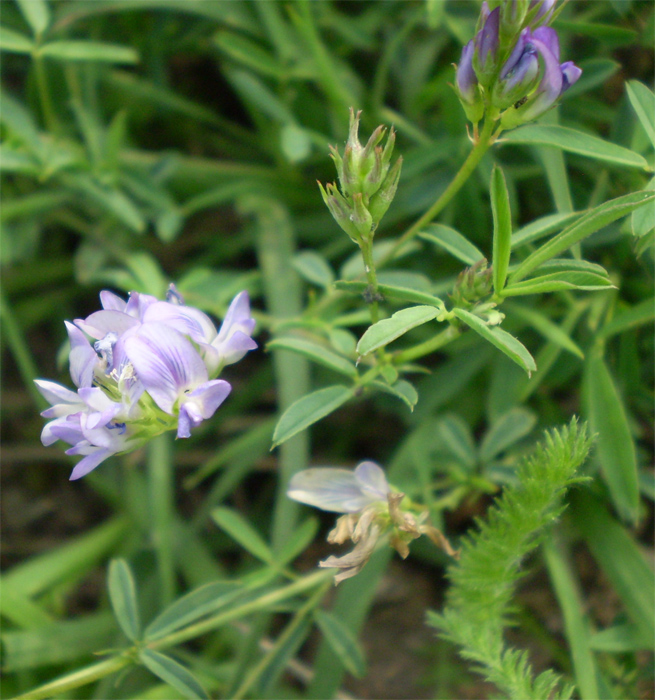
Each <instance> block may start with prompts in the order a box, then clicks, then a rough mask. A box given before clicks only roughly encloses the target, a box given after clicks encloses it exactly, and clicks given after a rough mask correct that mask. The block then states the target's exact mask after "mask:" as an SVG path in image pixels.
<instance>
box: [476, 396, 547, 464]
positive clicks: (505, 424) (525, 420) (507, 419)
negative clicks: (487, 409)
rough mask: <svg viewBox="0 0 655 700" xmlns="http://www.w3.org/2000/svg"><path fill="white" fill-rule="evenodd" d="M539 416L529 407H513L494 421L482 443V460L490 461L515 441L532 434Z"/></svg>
mask: <svg viewBox="0 0 655 700" xmlns="http://www.w3.org/2000/svg"><path fill="white" fill-rule="evenodd" d="M536 424H537V416H535V414H534V413H533V412H532V411H530V410H529V409H527V408H522V407H518V406H517V407H516V408H511V409H510V410H509V411H507V412H506V413H504V414H503V415H502V416H500V417H499V418H498V420H496V421H494V423H493V425H492V426H491V428H490V429H489V431H488V432H487V434H486V435H485V436H484V439H483V440H482V444H481V445H480V460H481V461H482V462H490V461H491V460H492V459H493V458H494V457H497V456H498V455H499V454H500V453H501V452H503V451H504V450H506V449H507V448H508V447H510V446H511V445H513V444H514V443H515V442H517V441H518V440H520V439H521V438H524V437H525V436H526V435H529V434H530V431H531V430H532V429H533V428H534V426H535V425H536Z"/></svg>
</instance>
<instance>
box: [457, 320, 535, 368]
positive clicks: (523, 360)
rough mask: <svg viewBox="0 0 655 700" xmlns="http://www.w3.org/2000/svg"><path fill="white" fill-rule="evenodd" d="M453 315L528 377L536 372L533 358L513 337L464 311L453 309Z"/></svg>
mask: <svg viewBox="0 0 655 700" xmlns="http://www.w3.org/2000/svg"><path fill="white" fill-rule="evenodd" d="M453 313H454V314H455V316H457V318H458V319H459V320H460V321H463V322H464V323H465V324H466V325H467V326H469V327H470V328H472V329H473V330H474V331H475V332H476V333H478V334H479V335H481V336H482V337H483V338H484V339H485V340H488V341H489V342H490V343H491V344H492V345H495V346H496V347H497V348H498V349H499V350H500V351H501V352H504V353H505V355H507V357H509V358H510V359H511V360H513V361H514V362H516V364H517V365H519V366H520V367H523V369H524V370H525V371H526V372H527V373H528V375H530V374H531V373H532V372H536V371H537V365H536V364H535V361H534V358H533V357H532V355H531V354H530V353H529V352H528V350H527V348H526V347H525V346H524V345H523V343H521V342H520V341H519V340H517V339H516V338H515V337H514V336H513V335H510V334H509V333H507V332H506V331H504V330H503V329H502V328H499V327H498V326H488V325H487V324H486V323H485V322H484V321H483V320H482V319H481V318H480V317H479V316H475V315H474V314H472V313H470V312H468V311H465V310H464V309H453Z"/></svg>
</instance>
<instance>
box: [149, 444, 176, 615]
mask: <svg viewBox="0 0 655 700" xmlns="http://www.w3.org/2000/svg"><path fill="white" fill-rule="evenodd" d="M171 452H172V450H171V442H170V436H169V435H160V436H159V437H157V438H155V439H154V440H152V442H151V443H150V444H149V445H148V458H147V462H148V490H149V496H150V498H149V500H150V509H151V511H150V513H151V515H150V528H151V533H152V539H153V544H154V548H155V552H156V557H157V570H158V573H159V586H160V594H159V598H160V604H161V608H162V610H163V609H164V608H165V607H166V606H167V605H170V603H172V602H173V600H174V598H175V563H174V562H175V558H174V556H173V532H172V531H173V517H174V505H173V503H174V485H173V460H172V454H171Z"/></svg>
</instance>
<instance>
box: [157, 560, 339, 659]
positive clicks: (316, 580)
mask: <svg viewBox="0 0 655 700" xmlns="http://www.w3.org/2000/svg"><path fill="white" fill-rule="evenodd" d="M333 576H334V571H333V570H331V569H319V570H318V571H314V572H313V573H311V574H309V575H308V576H305V577H303V578H301V579H298V580H297V581H294V582H293V583H290V584H289V585H288V586H285V587H284V588H278V589H277V590H275V591H271V592H270V593H268V594H266V595H263V596H260V597H259V598H257V599H256V600H251V601H250V602H248V603H243V604H242V605H236V606H235V607H234V608H232V609H230V610H226V611H224V612H222V613H219V614H217V615H214V617H210V618H208V619H207V620H202V621H201V622H196V623H194V624H192V625H189V626H188V627H185V628H183V629H181V630H178V631H177V632H172V633H171V634H169V635H167V636H166V637H162V638H161V639H158V640H157V641H155V642H152V643H151V644H149V645H148V646H150V647H151V648H152V649H164V648H168V647H172V646H174V645H176V644H182V643H183V642H187V641H189V640H190V639H194V638H195V637H199V636H200V635H203V634H206V633H207V632H211V631H213V630H215V629H217V628H219V627H222V626H223V625H225V624H227V623H228V622H231V621H232V620H236V619H238V618H240V617H245V616H246V615H251V614H252V613H255V612H262V611H266V610H271V608H272V607H273V606H274V605H277V604H278V603H281V602H282V601H285V600H288V599H289V598H293V597H294V596H297V595H299V594H300V593H304V592H305V591H308V590H311V589H312V588H315V587H316V586H320V585H322V584H323V583H325V582H326V581H329V580H331V579H332V577H333Z"/></svg>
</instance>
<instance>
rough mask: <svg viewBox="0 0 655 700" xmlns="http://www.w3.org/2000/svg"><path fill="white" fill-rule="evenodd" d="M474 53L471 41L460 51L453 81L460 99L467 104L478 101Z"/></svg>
mask: <svg viewBox="0 0 655 700" xmlns="http://www.w3.org/2000/svg"><path fill="white" fill-rule="evenodd" d="M474 51H475V44H474V41H473V40H472V39H471V41H469V43H468V44H466V46H465V47H464V48H463V49H462V57H461V59H460V61H459V65H458V66H457V73H456V76H455V80H456V81H457V90H458V91H459V95H460V98H461V99H462V100H464V101H465V102H468V103H469V104H471V103H473V102H475V101H476V99H479V96H480V95H479V92H478V79H477V77H476V76H475V71H474V70H473V53H474Z"/></svg>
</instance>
